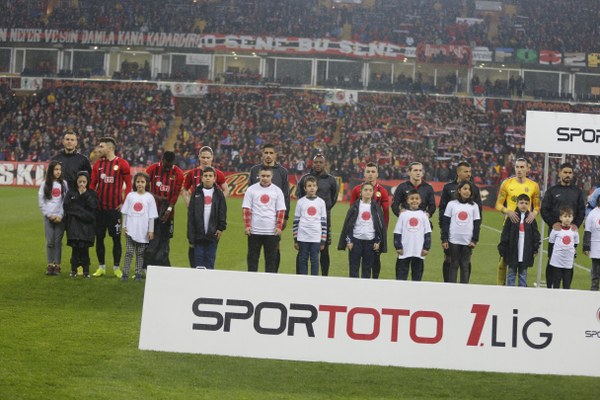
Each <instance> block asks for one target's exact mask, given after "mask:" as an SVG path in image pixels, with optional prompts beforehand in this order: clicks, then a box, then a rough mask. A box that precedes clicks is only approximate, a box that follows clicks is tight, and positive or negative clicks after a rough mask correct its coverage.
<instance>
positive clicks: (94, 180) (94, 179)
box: [89, 164, 98, 191]
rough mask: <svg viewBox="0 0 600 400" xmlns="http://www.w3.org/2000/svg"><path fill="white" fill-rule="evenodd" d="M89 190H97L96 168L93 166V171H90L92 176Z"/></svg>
mask: <svg viewBox="0 0 600 400" xmlns="http://www.w3.org/2000/svg"><path fill="white" fill-rule="evenodd" d="M89 188H90V189H92V190H94V191H95V190H96V189H97V188H98V167H97V166H96V165H95V164H94V169H92V175H91V176H90V185H89Z"/></svg>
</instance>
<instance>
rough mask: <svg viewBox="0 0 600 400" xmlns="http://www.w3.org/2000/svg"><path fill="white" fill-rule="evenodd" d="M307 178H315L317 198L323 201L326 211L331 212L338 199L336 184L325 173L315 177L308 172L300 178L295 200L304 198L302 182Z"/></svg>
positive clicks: (333, 178) (334, 180)
mask: <svg viewBox="0 0 600 400" xmlns="http://www.w3.org/2000/svg"><path fill="white" fill-rule="evenodd" d="M307 176H314V177H315V178H317V196H319V197H320V198H322V199H323V201H324V202H325V207H326V208H327V211H329V210H331V209H332V208H333V206H335V203H337V199H338V183H337V180H336V179H335V177H333V176H332V175H329V174H328V173H327V172H325V171H323V172H322V173H321V174H319V175H317V174H315V172H314V171H313V170H310V172H309V173H308V174H306V175H304V176H303V177H302V178H300V181H299V182H298V184H297V185H296V198H298V199H299V198H301V197H304V196H306V191H305V190H304V181H305V180H306V177H307Z"/></svg>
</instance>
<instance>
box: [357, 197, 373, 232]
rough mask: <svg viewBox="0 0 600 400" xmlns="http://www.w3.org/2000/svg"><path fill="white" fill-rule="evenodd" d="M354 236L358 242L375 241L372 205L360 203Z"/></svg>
mask: <svg viewBox="0 0 600 400" xmlns="http://www.w3.org/2000/svg"><path fill="white" fill-rule="evenodd" d="M352 236H354V237H355V238H356V239H358V240H373V239H375V225H374V224H373V215H371V203H363V202H362V200H361V201H360V204H359V206H358V215H357V216H356V222H355V223H354V231H353V232H352Z"/></svg>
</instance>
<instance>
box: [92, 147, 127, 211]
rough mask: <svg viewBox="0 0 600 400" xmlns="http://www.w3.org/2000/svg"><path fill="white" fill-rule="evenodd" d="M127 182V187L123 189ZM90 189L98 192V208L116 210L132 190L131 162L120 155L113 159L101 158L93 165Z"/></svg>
mask: <svg viewBox="0 0 600 400" xmlns="http://www.w3.org/2000/svg"><path fill="white" fill-rule="evenodd" d="M123 184H125V189H123ZM90 189H92V190H94V191H96V193H98V200H99V202H98V208H99V209H101V210H115V209H116V208H117V207H119V206H120V205H121V204H122V203H123V201H124V200H125V196H127V193H129V192H131V170H130V169H129V163H128V162H127V161H125V160H123V159H122V158H120V157H115V158H114V159H113V160H112V161H109V160H107V159H106V158H101V159H99V160H98V161H96V162H95V163H94V166H93V167H92V176H91V179H90Z"/></svg>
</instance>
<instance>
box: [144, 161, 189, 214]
mask: <svg viewBox="0 0 600 400" xmlns="http://www.w3.org/2000/svg"><path fill="white" fill-rule="evenodd" d="M146 173H147V174H148V175H150V192H151V193H153V194H155V195H157V196H160V197H166V198H167V201H168V202H169V205H170V206H171V207H173V206H175V203H177V199H178V198H179V192H181V185H182V184H183V171H182V170H181V168H179V167H178V166H177V165H173V166H172V167H171V168H170V169H169V170H168V171H166V170H165V169H164V168H163V164H162V163H161V162H157V163H154V164H152V165H151V166H149V167H148V169H146Z"/></svg>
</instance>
